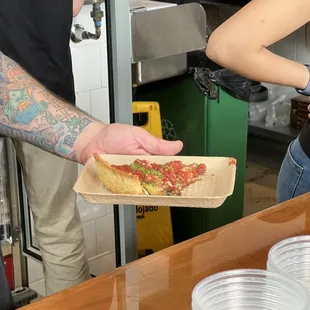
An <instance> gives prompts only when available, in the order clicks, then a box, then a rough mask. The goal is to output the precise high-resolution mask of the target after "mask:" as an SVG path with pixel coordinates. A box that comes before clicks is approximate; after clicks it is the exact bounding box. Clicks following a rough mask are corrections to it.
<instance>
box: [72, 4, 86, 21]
mask: <svg viewBox="0 0 310 310" xmlns="http://www.w3.org/2000/svg"><path fill="white" fill-rule="evenodd" d="M83 4H84V0H73V16H74V17H75V16H77V15H78V14H79V13H80V11H81V9H82V7H83Z"/></svg>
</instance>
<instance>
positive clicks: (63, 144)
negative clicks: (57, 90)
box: [0, 52, 105, 161]
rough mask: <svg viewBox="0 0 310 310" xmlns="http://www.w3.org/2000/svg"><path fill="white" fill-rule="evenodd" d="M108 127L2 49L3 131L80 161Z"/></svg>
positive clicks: (0, 114)
mask: <svg viewBox="0 0 310 310" xmlns="http://www.w3.org/2000/svg"><path fill="white" fill-rule="evenodd" d="M47 74H48V72H47ZM104 126H105V125H104V124H102V123H100V122H98V121H96V120H95V119H94V118H92V117H91V116H89V115H87V114H86V113H84V112H83V111H81V110H79V109H77V108H75V107H74V106H71V105H69V104H67V103H66V102H65V101H64V100H62V99H60V98H58V97H56V95H54V94H52V93H51V92H50V91H48V90H47V89H46V88H45V87H43V86H42V85H41V84H40V83H39V82H37V81H36V80H35V79H34V78H32V77H31V76H30V75H29V74H28V73H27V72H25V71H24V70H23V69H22V68H21V67H20V66H19V65H18V64H17V63H16V62H14V61H13V60H11V59H10V58H8V57H6V56H5V55H3V54H2V53H1V52H0V134H2V135H5V136H9V137H12V138H16V139H18V140H22V141H26V142H29V143H31V144H33V145H35V146H38V147H39V148H41V149H44V150H46V151H48V152H50V153H53V154H56V155H59V156H61V157H64V158H68V159H71V160H75V161H78V160H79V154H80V153H81V151H82V150H83V149H84V148H85V147H86V145H87V144H88V143H89V141H90V139H91V138H92V137H94V136H95V135H97V134H98V133H99V132H100V131H101V130H102V129H103V128H104Z"/></svg>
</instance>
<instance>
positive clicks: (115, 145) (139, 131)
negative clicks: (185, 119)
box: [78, 124, 183, 164]
mask: <svg viewBox="0 0 310 310" xmlns="http://www.w3.org/2000/svg"><path fill="white" fill-rule="evenodd" d="M182 148H183V143H182V142H181V141H165V140H162V139H158V138H156V137H154V136H153V135H151V134H150V133H149V132H147V131H146V130H144V129H143V128H140V127H136V126H130V125H125V124H110V125H105V126H104V127H103V128H102V129H101V130H100V131H99V132H98V133H97V134H96V135H95V136H94V137H93V138H92V139H91V141H90V142H89V144H88V145H86V147H85V148H84V149H83V151H82V152H81V154H80V155H78V159H79V162H80V163H82V164H85V163H86V161H87V159H88V158H89V157H91V156H93V154H94V153H99V154H121V155H150V154H151V155H176V154H178V153H179V152H180V151H181V150H182Z"/></svg>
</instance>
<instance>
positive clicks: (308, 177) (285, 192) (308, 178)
mask: <svg viewBox="0 0 310 310" xmlns="http://www.w3.org/2000/svg"><path fill="white" fill-rule="evenodd" d="M309 143H310V141H309ZM277 191H278V192H277V196H278V198H277V199H278V203H281V202H284V201H286V200H289V199H292V198H295V197H297V196H300V195H303V194H305V193H308V192H309V191H310V159H309V158H308V156H307V155H306V154H305V153H304V151H303V150H302V148H301V146H300V143H299V140H298V139H296V140H294V141H293V142H292V143H291V144H290V146H289V147H288V150H287V153H286V156H285V158H284V160H283V163H282V166H281V169H280V173H279V179H278V190H277Z"/></svg>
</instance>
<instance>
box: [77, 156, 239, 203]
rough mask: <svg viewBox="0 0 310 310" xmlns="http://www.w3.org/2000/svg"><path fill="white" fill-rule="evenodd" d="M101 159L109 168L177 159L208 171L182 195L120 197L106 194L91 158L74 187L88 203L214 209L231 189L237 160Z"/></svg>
mask: <svg viewBox="0 0 310 310" xmlns="http://www.w3.org/2000/svg"><path fill="white" fill-rule="evenodd" d="M102 158H103V159H104V160H105V161H107V162H108V163H109V164H110V165H113V164H116V165H124V164H130V163H132V162H133V161H135V160H136V159H145V160H148V161H150V162H154V163H158V164H164V163H166V162H169V161H172V160H180V161H182V162H183V163H184V164H192V163H197V164H200V163H204V164H205V165H206V167H207V172H206V174H205V176H203V178H202V180H201V181H198V182H196V183H194V184H192V185H190V186H189V187H188V188H186V189H185V190H184V191H183V192H182V196H148V195H145V196H144V195H119V194H114V193H112V192H111V191H109V190H108V189H107V188H106V187H105V186H104V185H103V184H102V183H101V182H100V180H99V177H98V176H97V170H96V166H95V159H94V158H93V157H91V158H90V159H89V160H88V161H87V163H86V165H85V167H84V168H83V170H82V172H81V174H80V176H79V178H78V180H77V182H76V183H75V185H74V188H73V189H74V190H75V192H77V193H78V194H80V195H81V196H82V197H83V198H84V199H85V200H86V201H88V202H89V203H93V204H105V203H109V204H121V205H147V206H175V207H192V208H193V207H195V208H217V207H220V206H221V205H222V204H223V203H224V201H225V200H226V198H227V197H228V196H230V195H231V194H232V193H233V190H234V185H235V176H236V161H235V159H232V158H228V157H192V156H137V155H129V156H125V155H102Z"/></svg>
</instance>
